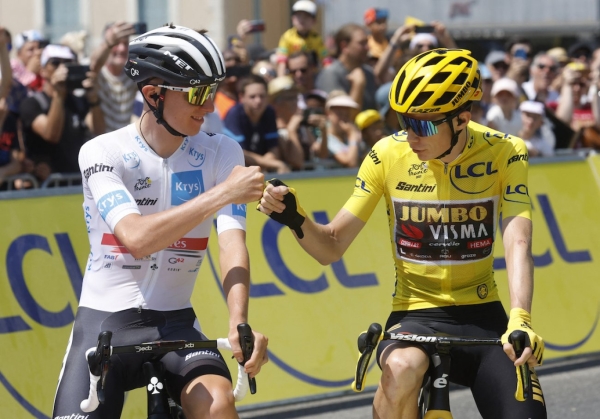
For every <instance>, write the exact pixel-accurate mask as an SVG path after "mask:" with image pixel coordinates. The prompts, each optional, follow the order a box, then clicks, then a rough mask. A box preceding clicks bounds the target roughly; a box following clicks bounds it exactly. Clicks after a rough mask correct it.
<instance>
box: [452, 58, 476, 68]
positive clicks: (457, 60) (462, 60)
mask: <svg viewBox="0 0 600 419" xmlns="http://www.w3.org/2000/svg"><path fill="white" fill-rule="evenodd" d="M463 63H467V67H471V65H472V63H471V61H470V60H468V59H467V58H465V57H457V58H455V59H453V60H452V61H451V62H450V65H461V64H463Z"/></svg>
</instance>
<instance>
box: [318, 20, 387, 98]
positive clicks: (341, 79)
mask: <svg viewBox="0 0 600 419" xmlns="http://www.w3.org/2000/svg"><path fill="white" fill-rule="evenodd" d="M335 43H336V48H337V51H338V56H337V58H336V59H335V61H333V62H332V63H331V64H330V65H328V66H327V67H325V68H323V69H322V70H321V71H320V72H319V74H318V76H317V89H319V90H323V91H325V92H327V93H330V92H332V91H334V90H343V91H344V92H346V94H348V95H349V96H350V97H352V99H353V100H354V101H355V102H356V103H358V105H359V107H360V109H374V108H375V107H376V103H375V91H376V90H377V82H376V81H375V75H374V74H373V68H372V67H371V66H369V65H367V61H368V54H369V46H368V36H367V32H366V30H365V28H364V27H362V26H360V25H357V24H355V23H347V24H345V25H343V26H342V27H341V28H340V29H338V31H337V32H336V33H335Z"/></svg>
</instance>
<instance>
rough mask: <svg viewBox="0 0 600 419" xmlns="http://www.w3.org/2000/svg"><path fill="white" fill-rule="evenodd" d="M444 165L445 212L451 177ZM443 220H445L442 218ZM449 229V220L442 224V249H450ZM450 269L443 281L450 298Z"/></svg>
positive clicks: (443, 287) (450, 266)
mask: <svg viewBox="0 0 600 419" xmlns="http://www.w3.org/2000/svg"><path fill="white" fill-rule="evenodd" d="M443 164H444V177H443V179H444V185H443V191H444V195H443V201H444V204H443V210H446V207H447V201H448V200H449V199H450V185H449V183H450V177H449V176H447V175H448V163H445V162H443ZM442 219H443V218H442ZM447 228H448V220H446V221H444V222H443V223H442V234H443V235H444V247H442V249H448V247H447V246H446V245H447V244H448V234H447V231H448V230H447ZM448 269H449V270H450V275H449V276H448V278H446V279H443V280H442V287H441V289H442V293H443V294H445V295H448V296H450V295H451V290H452V285H451V281H452V265H451V264H450V265H448Z"/></svg>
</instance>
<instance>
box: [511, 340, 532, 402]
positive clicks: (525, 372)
mask: <svg viewBox="0 0 600 419" xmlns="http://www.w3.org/2000/svg"><path fill="white" fill-rule="evenodd" d="M528 341H529V337H528V336H527V333H525V332H524V331H522V330H515V331H514V332H512V333H511V334H510V335H509V336H508V342H509V343H511V344H512V346H513V348H514V349H515V354H516V356H517V358H520V357H521V355H522V354H523V350H524V349H525V348H526V347H527V346H529V345H528ZM517 368H519V371H520V373H521V374H520V375H521V385H522V386H523V398H524V400H527V399H528V398H529V394H530V393H531V374H530V373H529V366H528V365H527V363H525V364H523V365H520V366H519V367H517Z"/></svg>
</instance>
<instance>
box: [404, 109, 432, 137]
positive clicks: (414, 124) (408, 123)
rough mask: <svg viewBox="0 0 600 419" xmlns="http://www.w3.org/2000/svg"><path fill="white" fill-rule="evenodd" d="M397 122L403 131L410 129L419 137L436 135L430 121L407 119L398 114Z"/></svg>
mask: <svg viewBox="0 0 600 419" xmlns="http://www.w3.org/2000/svg"><path fill="white" fill-rule="evenodd" d="M398 121H399V122H400V128H402V129H403V130H404V131H407V130H408V129H409V128H410V129H411V130H412V131H413V132H414V133H415V134H416V135H418V136H419V137H430V136H432V135H435V134H437V133H438V128H437V126H436V125H435V124H434V123H433V122H432V121H423V120H421V119H414V118H409V117H407V116H404V115H401V114H398Z"/></svg>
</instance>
